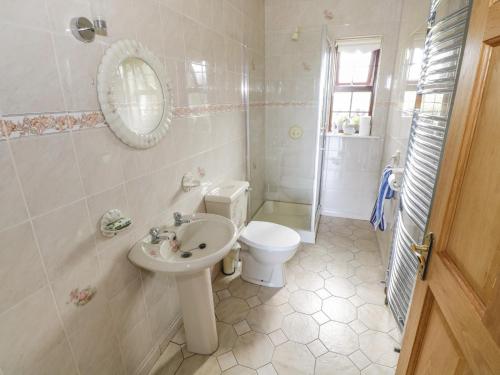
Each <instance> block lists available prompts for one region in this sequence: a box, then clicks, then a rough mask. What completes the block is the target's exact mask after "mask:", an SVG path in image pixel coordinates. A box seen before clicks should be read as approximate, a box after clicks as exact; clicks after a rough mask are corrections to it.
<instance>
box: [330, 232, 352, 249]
mask: <svg viewBox="0 0 500 375" xmlns="http://www.w3.org/2000/svg"><path fill="white" fill-rule="evenodd" d="M330 244H332V245H334V246H339V247H343V248H345V249H352V248H354V247H355V246H354V241H353V240H352V239H350V238H349V237H346V236H339V235H334V236H333V237H332V239H331V241H330Z"/></svg>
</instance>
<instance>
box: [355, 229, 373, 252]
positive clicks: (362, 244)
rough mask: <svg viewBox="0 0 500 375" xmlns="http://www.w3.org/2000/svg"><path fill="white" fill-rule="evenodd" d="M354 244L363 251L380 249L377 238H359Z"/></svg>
mask: <svg viewBox="0 0 500 375" xmlns="http://www.w3.org/2000/svg"><path fill="white" fill-rule="evenodd" d="M365 235H366V233H365ZM354 246H356V247H357V248H358V249H360V250H361V251H372V252H378V251H379V248H378V243H377V240H376V239H375V238H371V239H364V238H358V239H356V240H354Z"/></svg>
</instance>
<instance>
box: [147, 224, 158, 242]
mask: <svg viewBox="0 0 500 375" xmlns="http://www.w3.org/2000/svg"><path fill="white" fill-rule="evenodd" d="M149 234H150V235H151V243H152V244H157V243H158V242H159V241H160V228H158V227H153V228H151V229H150V230H149Z"/></svg>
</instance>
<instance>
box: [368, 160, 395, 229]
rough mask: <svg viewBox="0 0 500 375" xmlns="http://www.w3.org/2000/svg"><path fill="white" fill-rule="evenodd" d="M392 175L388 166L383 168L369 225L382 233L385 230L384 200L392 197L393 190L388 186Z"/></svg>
mask: <svg viewBox="0 0 500 375" xmlns="http://www.w3.org/2000/svg"><path fill="white" fill-rule="evenodd" d="M391 174H392V169H391V167H390V166H387V167H385V168H384V172H383V173H382V178H381V179H380V186H379V188H378V196H377V200H376V201H375V205H374V206H373V211H372V216H371V218H370V223H372V225H373V228H374V229H375V230H377V228H378V229H380V230H381V231H382V232H383V231H384V230H385V219H384V199H392V198H393V197H394V190H392V189H391V187H390V186H389V176H390V175H391Z"/></svg>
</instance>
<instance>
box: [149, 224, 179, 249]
mask: <svg viewBox="0 0 500 375" xmlns="http://www.w3.org/2000/svg"><path fill="white" fill-rule="evenodd" d="M149 234H150V235H151V243H152V244H153V245H157V244H159V243H160V242H161V241H164V240H175V239H176V237H177V236H176V234H175V233H174V232H168V231H166V232H163V233H161V231H160V228H158V227H154V228H151V229H150V230H149Z"/></svg>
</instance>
